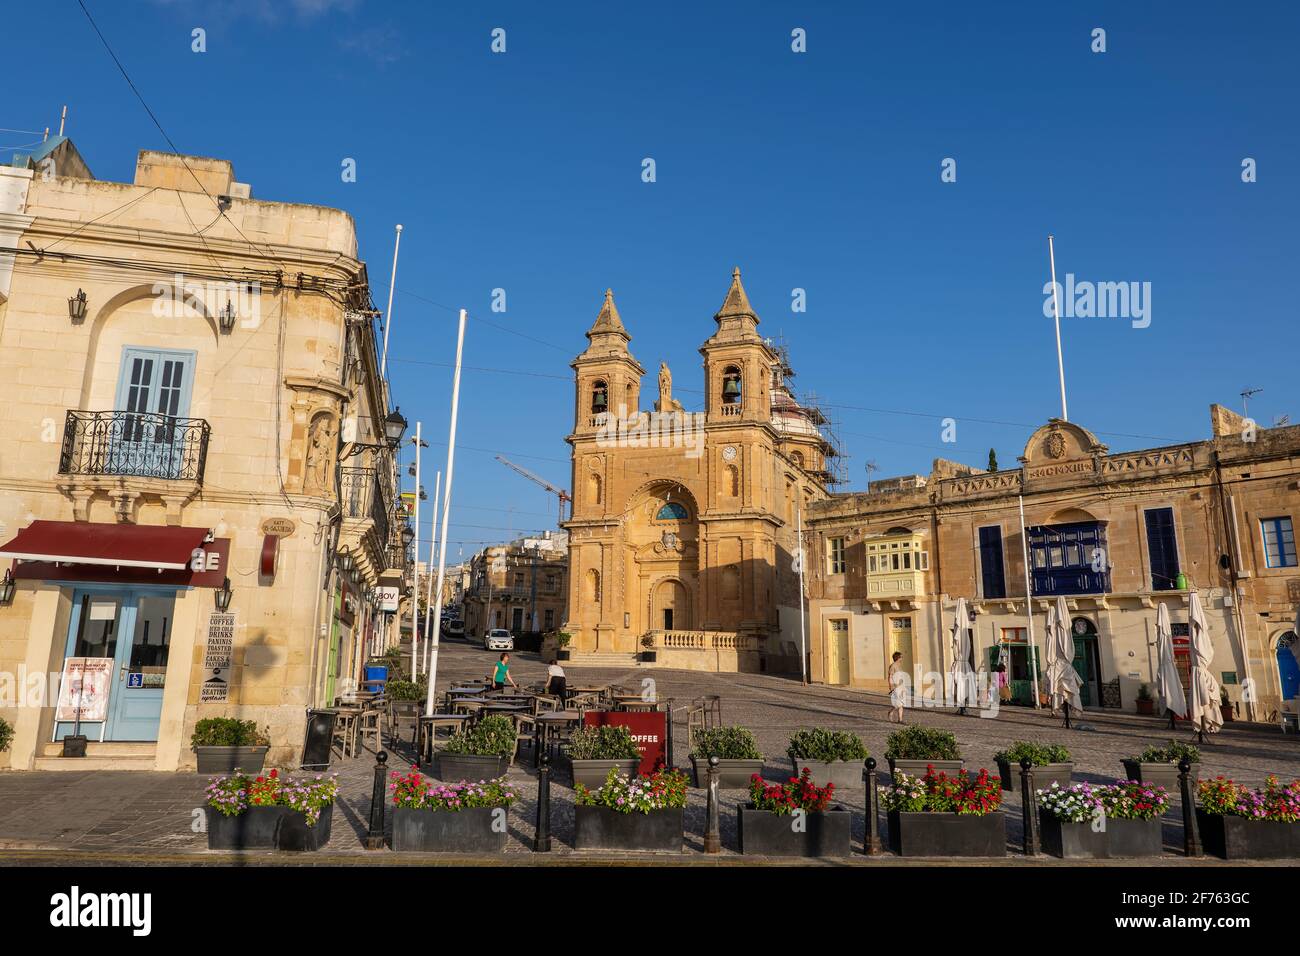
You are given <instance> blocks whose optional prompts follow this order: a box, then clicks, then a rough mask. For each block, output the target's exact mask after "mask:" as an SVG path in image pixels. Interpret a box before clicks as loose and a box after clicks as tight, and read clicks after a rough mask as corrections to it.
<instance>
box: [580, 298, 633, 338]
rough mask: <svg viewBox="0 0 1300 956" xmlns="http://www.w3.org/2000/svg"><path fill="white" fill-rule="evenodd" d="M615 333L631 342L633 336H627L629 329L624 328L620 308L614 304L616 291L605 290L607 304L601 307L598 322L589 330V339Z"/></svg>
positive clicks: (597, 317)
mask: <svg viewBox="0 0 1300 956" xmlns="http://www.w3.org/2000/svg"><path fill="white" fill-rule="evenodd" d="M608 333H613V334H614V335H621V336H622V337H623V338H624V339H626V340H631V338H632V336H630V335H628V334H627V329H625V328H623V320H622V319H621V318H620V317H619V314H618V306H616V305H615V304H614V290H613V289H606V290H605V304H604V305H602V306H601V307H600V314H599V315H597V316H596V322H595V324H594V325H592V327H591V328H590V329H588V330H587V338H589V339H590V338H592V337H593V336H596V335H602V334H608Z"/></svg>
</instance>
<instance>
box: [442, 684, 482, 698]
mask: <svg viewBox="0 0 1300 956" xmlns="http://www.w3.org/2000/svg"><path fill="white" fill-rule="evenodd" d="M486 690H487V688H486V687H481V686H478V685H475V686H473V687H468V686H461V687H451V688H448V690H447V693H449V694H456V695H459V694H464V695H466V696H472V695H475V694H482V693H484V692H485V691H486Z"/></svg>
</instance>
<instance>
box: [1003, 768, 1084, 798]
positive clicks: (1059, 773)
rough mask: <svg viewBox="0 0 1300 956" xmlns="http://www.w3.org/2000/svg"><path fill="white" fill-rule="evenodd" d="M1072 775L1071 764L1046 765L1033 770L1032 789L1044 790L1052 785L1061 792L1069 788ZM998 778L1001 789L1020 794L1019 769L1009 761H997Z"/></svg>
mask: <svg viewBox="0 0 1300 956" xmlns="http://www.w3.org/2000/svg"><path fill="white" fill-rule="evenodd" d="M1072 773H1074V764H1073V763H1048V764H1043V765H1042V766H1041V767H1035V768H1034V789H1035V790H1046V789H1047V788H1048V787H1050V786H1051V785H1052V784H1054V783H1058V784H1060V785H1061V789H1062V790H1066V789H1068V788H1069V786H1070V774H1072ZM998 776H999V777H1001V778H1002V789H1003V790H1011V791H1014V792H1016V793H1019V792H1020V767H1019V766H1015V767H1013V766H1011V762H1010V761H1009V760H999V761H998Z"/></svg>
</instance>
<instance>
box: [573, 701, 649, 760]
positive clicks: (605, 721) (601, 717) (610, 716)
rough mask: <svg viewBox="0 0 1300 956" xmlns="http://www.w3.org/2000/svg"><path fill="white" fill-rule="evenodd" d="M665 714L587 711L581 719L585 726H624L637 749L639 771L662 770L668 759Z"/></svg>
mask: <svg viewBox="0 0 1300 956" xmlns="http://www.w3.org/2000/svg"><path fill="white" fill-rule="evenodd" d="M667 717H668V715H667V714H665V713H662V712H660V711H654V712H651V713H648V714H647V713H630V714H625V713H622V712H620V711H612V710H593V711H588V712H587V713H586V714H585V715H584V716H583V718H582V721H583V723H584V724H586V725H587V726H588V727H626V728H627V729H628V731H629V732H630V733H631V734H632V739H633V740H635V741H636V744H637V746H638V747H640V748H641V766H640V767H639V768H638V770H639V772H640V773H654V772H655V771H656V770H662V769H663V767H664V765H665V764H666V763H667V761H668V721H667Z"/></svg>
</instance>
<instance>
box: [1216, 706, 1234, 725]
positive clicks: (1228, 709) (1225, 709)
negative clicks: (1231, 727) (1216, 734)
mask: <svg viewBox="0 0 1300 956" xmlns="http://www.w3.org/2000/svg"><path fill="white" fill-rule="evenodd" d="M1219 713H1220V714H1222V715H1223V722H1224V723H1225V724H1226V723H1228V721H1230V720H1236V719H1237V718H1236V717H1234V716H1233V714H1232V705H1231V704H1220V705H1219Z"/></svg>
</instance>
